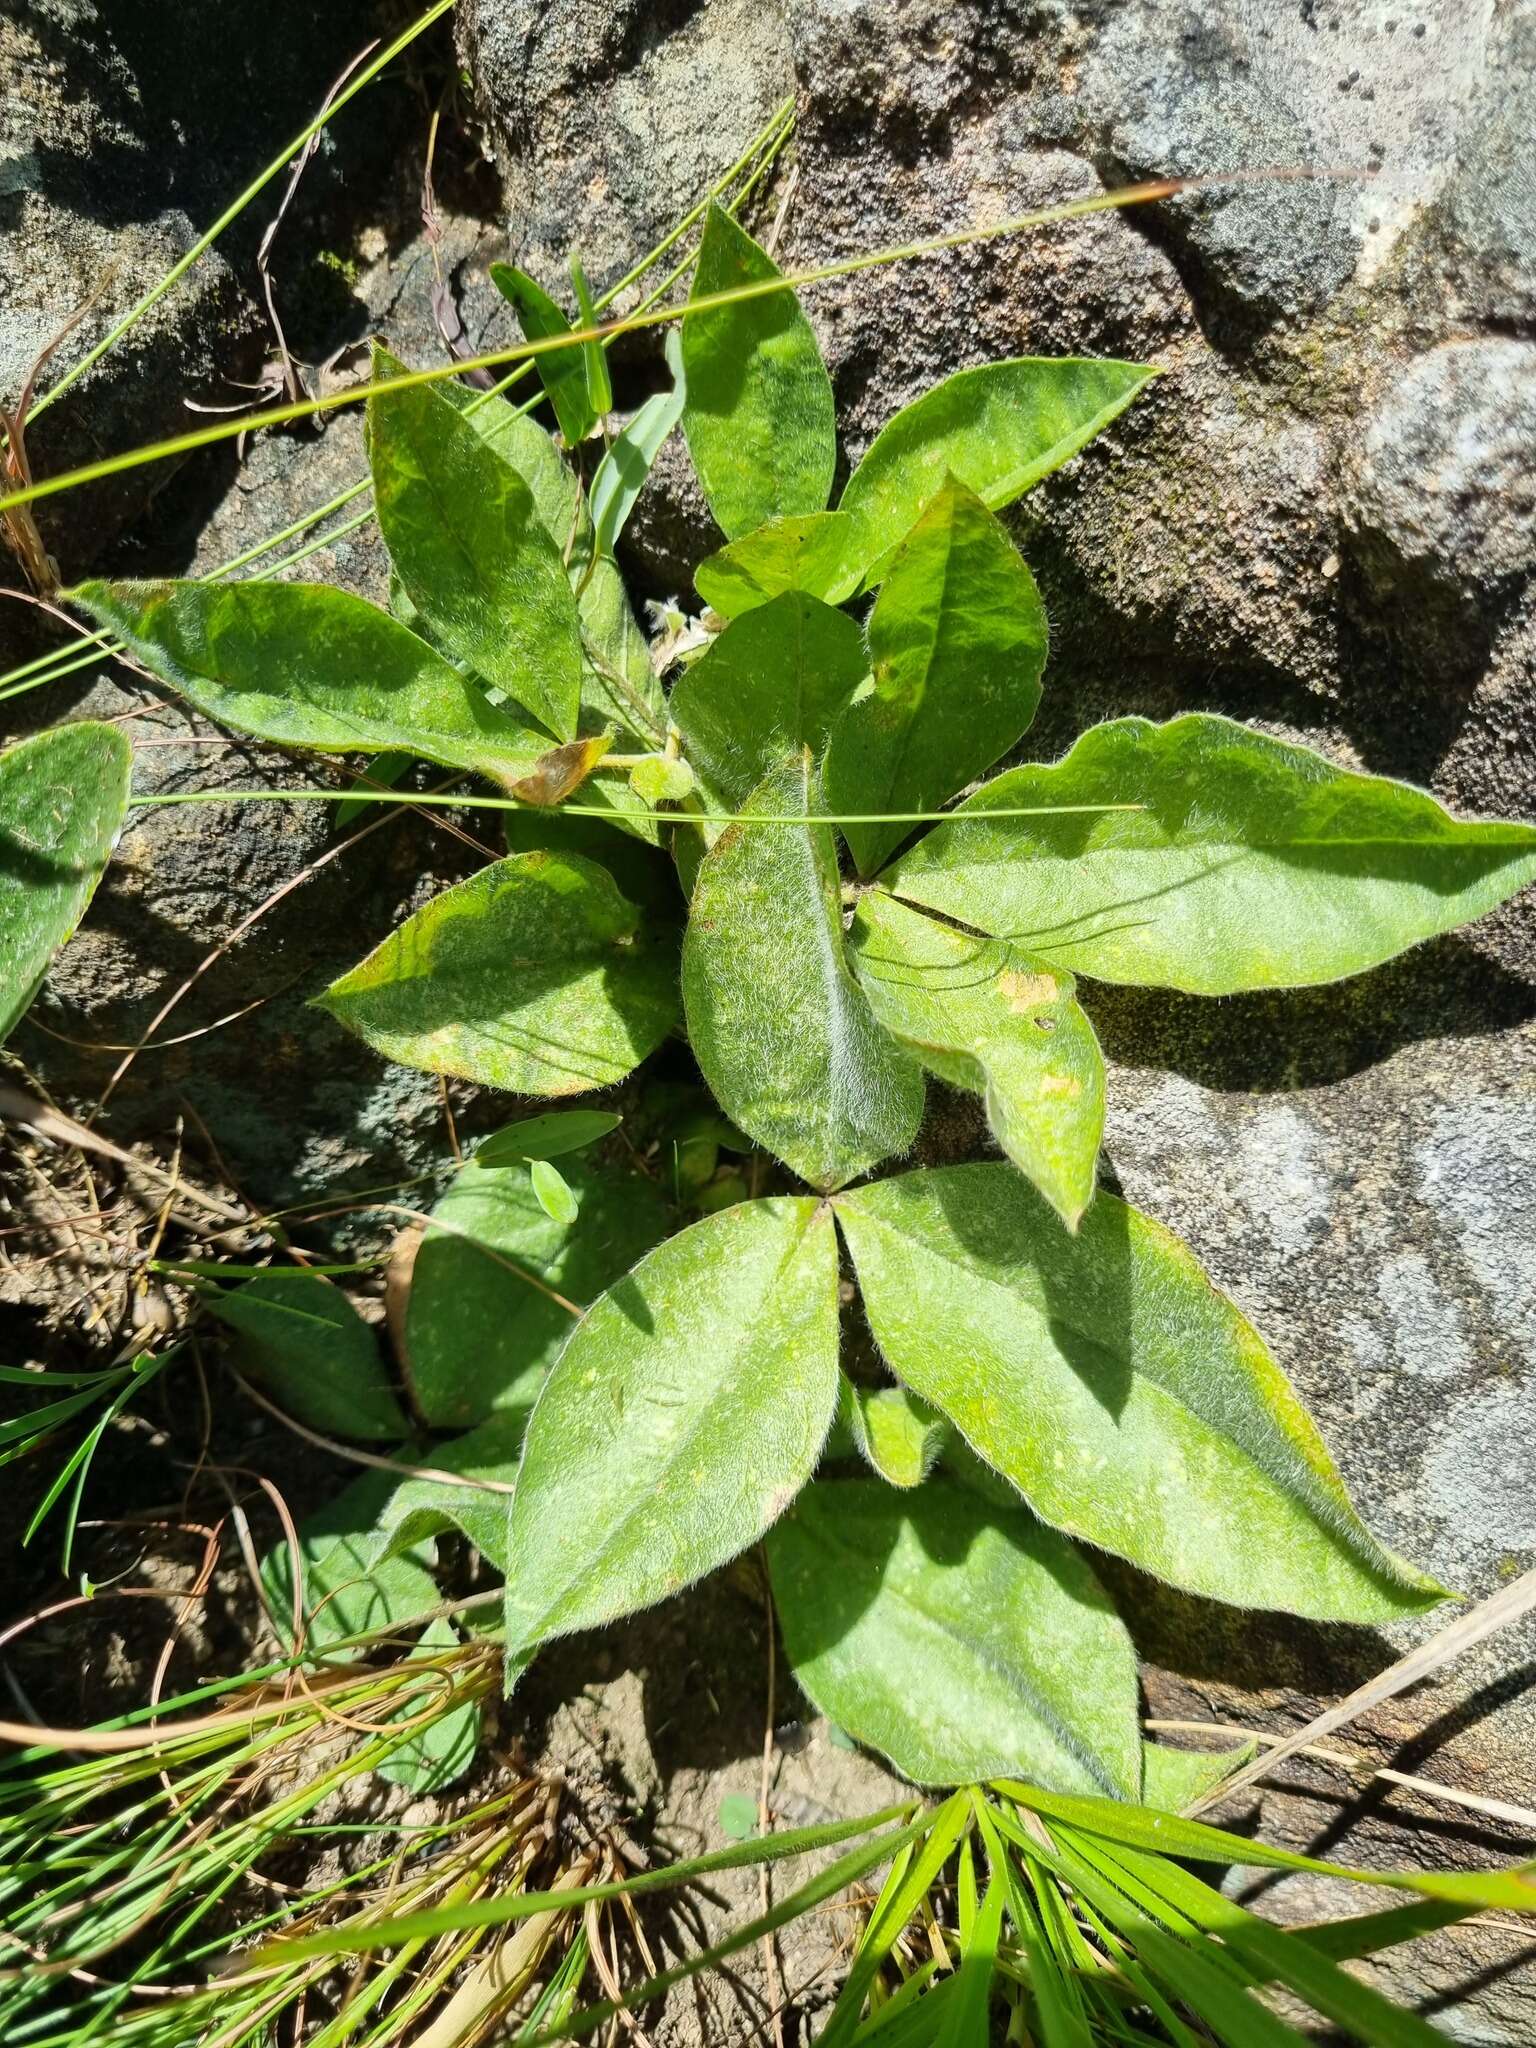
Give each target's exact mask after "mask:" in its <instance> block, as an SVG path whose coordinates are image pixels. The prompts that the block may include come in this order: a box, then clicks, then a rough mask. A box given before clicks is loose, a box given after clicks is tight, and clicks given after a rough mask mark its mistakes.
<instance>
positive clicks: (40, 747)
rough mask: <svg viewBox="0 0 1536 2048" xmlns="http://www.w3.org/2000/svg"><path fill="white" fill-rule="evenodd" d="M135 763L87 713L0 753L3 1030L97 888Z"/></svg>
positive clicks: (122, 739)
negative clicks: (86, 717) (70, 723)
mask: <svg viewBox="0 0 1536 2048" xmlns="http://www.w3.org/2000/svg"><path fill="white" fill-rule="evenodd" d="M132 773H133V751H132V749H131V747H130V746H129V744H128V736H127V734H126V733H125V732H124V731H123V730H122V728H121V727H120V726H116V725H100V724H97V723H95V722H92V721H87V720H82V721H81V722H80V723H79V724H77V725H60V726H55V727H54V728H53V730H52V731H51V732H41V733H38V734H37V735H36V737H35V738H33V739H29V740H22V741H21V742H20V744H19V745H17V746H14V747H9V748H7V749H6V751H5V752H4V753H3V754H0V1039H3V1038H4V1037H5V1036H6V1035H7V1034H8V1033H9V1031H10V1030H11V1028H12V1026H13V1025H14V1024H15V1023H16V1022H17V1020H18V1018H20V1016H21V1015H22V1013H23V1012H24V1011H25V1010H26V1008H27V1006H28V1005H29V1004H30V1002H31V1001H32V998H33V996H34V995H36V993H37V990H38V987H39V985H40V983H41V982H42V979H43V976H44V975H45V974H46V973H47V971H48V963H49V961H50V960H51V959H52V958H53V956H54V954H55V953H56V952H57V951H58V950H59V948H60V946H62V945H63V944H64V942H65V941H66V940H67V939H68V938H70V937H71V936H72V935H73V933H74V930H75V927H76V925H78V924H79V922H80V920H81V918H82V917H83V916H84V914H85V907H86V905H87V904H88V903H89V902H90V900H91V897H92V896H93V895H94V894H95V891H96V884H97V883H98V882H99V881H100V880H101V877H102V871H103V870H104V868H105V867H106V864H107V858H108V856H109V855H110V853H111V851H112V847H113V844H114V842H115V840H116V838H117V835H118V832H119V831H120V830H121V828H122V823H123V818H124V816H125V815H126V810H127V804H128V785H129V782H130V779H131V777H132Z"/></svg>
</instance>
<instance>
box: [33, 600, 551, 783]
mask: <svg viewBox="0 0 1536 2048" xmlns="http://www.w3.org/2000/svg"><path fill="white" fill-rule="evenodd" d="M71 596H72V598H73V599H74V600H75V601H76V602H77V603H79V604H81V605H83V606H84V608H85V610H86V611H88V612H89V613H90V614H91V616H92V617H93V618H94V619H96V620H97V621H98V622H99V623H100V624H101V625H103V626H109V627H110V628H111V629H112V631H113V632H114V633H116V634H118V635H119V637H120V638H121V639H123V640H124V641H126V642H127V644H128V646H129V647H130V648H131V649H132V650H133V652H134V654H135V655H137V657H138V658H139V660H140V661H141V662H143V664H144V666H145V667H146V668H147V669H149V670H150V672H151V673H152V674H153V675H156V676H158V677H159V678H160V679H161V681H162V682H166V683H169V684H170V686H171V688H172V689H173V690H177V691H179V692H180V693H181V695H182V696H184V697H186V698H187V699H188V700H189V701H190V702H191V703H193V704H195V705H196V706H197V708H198V709H199V711H205V712H206V713H207V714H208V716H209V717H210V718H214V719H217V720H218V721H219V723H220V724H221V725H228V726H232V727H233V728H234V729H235V730H236V731H237V732H250V733H255V734H256V735H257V736H258V737H259V738H261V739H268V740H277V741H279V742H280V743H281V744H282V745H284V746H292V747H314V748H317V749H318V750H319V751H320V752H321V753H328V754H353V753H368V754H376V753H379V752H382V751H399V752H403V753H409V754H412V755H415V756H418V757H419V758H420V759H422V760H426V761H436V762H437V763H438V764H439V765H440V766H442V767H445V768H461V769H464V770H465V771H467V772H469V773H472V774H477V775H485V776H488V777H490V778H491V779H492V780H494V781H498V782H502V783H511V782H516V781H517V780H518V779H519V778H520V777H522V776H524V775H527V774H528V773H529V772H530V770H531V769H532V767H533V764H534V762H535V761H536V760H537V759H538V757H539V755H540V754H542V753H543V752H544V750H545V748H546V747H547V746H548V744H549V743H548V741H547V740H546V738H545V737H544V735H543V734H542V733H537V732H533V731H531V730H530V729H528V728H527V727H524V726H521V725H519V724H517V723H516V722H515V721H514V720H513V719H511V718H509V717H508V716H507V714H506V713H505V712H504V711H499V710H498V709H497V708H496V706H495V705H494V704H492V703H491V702H490V700H489V699H488V698H487V697H485V696H484V695H482V693H481V692H480V691H479V690H477V689H475V688H474V687H473V685H472V684H470V683H467V682H466V681H465V680H464V678H463V677H462V676H461V675H460V674H459V672H458V670H457V669H455V668H454V667H453V666H452V665H451V663H449V662H447V661H445V660H444V659H443V657H442V656H441V655H440V654H435V653H434V652H433V650H432V649H431V648H430V647H429V646H428V645H427V643H426V642H425V641H424V640H420V639H418V638H417V636H416V635H415V634H414V633H412V632H409V631H407V629H406V628H405V627H404V626H402V625H401V624H400V623H399V621H398V620H396V619H392V618H391V617H390V616H389V613H388V612H384V611H380V610H379V608H378V607H377V605H371V604H367V603H365V602H364V600H363V599H362V598H360V597H354V596H352V594H351V593H350V592H349V591H345V590H333V589H332V588H331V587H330V586H329V585H328V584H323V583H82V584H81V585H80V587H79V589H78V590H75V591H73V592H71Z"/></svg>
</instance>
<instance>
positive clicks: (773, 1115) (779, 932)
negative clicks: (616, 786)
mask: <svg viewBox="0 0 1536 2048" xmlns="http://www.w3.org/2000/svg"><path fill="white" fill-rule="evenodd" d="M741 623H743V624H746V623H748V622H747V621H742V622H741ZM811 798H812V780H811V771H810V766H809V761H808V759H802V760H801V761H798V762H793V763H790V764H789V765H787V766H786V767H784V768H782V769H778V770H776V771H775V772H774V773H773V774H771V775H769V776H767V777H766V778H765V779H764V781H763V782H762V783H761V784H759V786H758V788H757V789H756V790H755V791H754V792H753V794H752V796H751V798H750V799H749V800H748V802H747V803H746V804H745V806H744V807H743V809H742V812H741V815H740V816H739V817H738V818H737V820H736V821H735V823H733V824H731V825H729V826H727V827H726V829H725V831H724V832H722V833H721V835H720V837H719V839H718V840H717V841H716V842H715V845H714V846H713V848H712V849H711V850H710V852H709V853H708V854H707V855H706V856H705V859H704V861H703V863H702V865H701V866H700V868H699V877H698V880H697V882H696V883H695V884H694V891H693V906H692V911H691V914H690V917H689V921H688V931H687V936H686V938H685V940H684V942H683V1000H684V1003H685V1005H686V1008H687V1013H688V1035H689V1039H690V1041H691V1043H692V1046H693V1050H694V1054H695V1056H696V1057H697V1059H698V1062H699V1065H700V1066H701V1067H702V1068H703V1070H704V1078H705V1080H706V1081H708V1083H709V1085H710V1087H711V1088H712V1089H713V1090H714V1093H715V1096H716V1098H717V1100H718V1101H719V1103H720V1105H721V1107H722V1108H723V1109H724V1111H725V1113H726V1115H727V1116H729V1117H730V1118H731V1119H732V1121H733V1122H734V1123H736V1124H738V1125H739V1126H740V1127H741V1129H742V1130H744V1131H745V1132H746V1133H747V1135H748V1137H750V1138H754V1139H756V1141H757V1142H758V1143H759V1144H761V1145H764V1146H766V1147H767V1148H768V1150H769V1151H770V1152H774V1153H776V1154H777V1155H778V1157H779V1158H780V1159H782V1160H783V1161H784V1163H785V1165H786V1166H788V1167H790V1168H791V1169H792V1171H794V1172H795V1173H797V1174H799V1175H800V1177H801V1179H802V1180H807V1181H809V1182H810V1183H811V1185H812V1186H813V1187H820V1188H833V1187H841V1186H842V1184H843V1182H844V1181H848V1180H851V1179H852V1178H853V1177H854V1175H855V1174H857V1173H862V1172H864V1171H865V1170H866V1169H867V1168H869V1167H871V1166H874V1165H875V1164H876V1163H877V1162H878V1161H879V1160H881V1159H884V1158H886V1157H887V1156H888V1155H889V1154H890V1153H893V1152H904V1151H905V1150H906V1148H907V1147H908V1146H909V1145H910V1144H911V1143H912V1140H913V1139H914V1138H915V1137H916V1136H917V1127H918V1124H919V1123H920V1122H921V1120H922V1112H923V1078H922V1073H921V1070H920V1069H919V1068H918V1067H917V1066H916V1065H915V1064H914V1062H913V1061H912V1060H911V1059H909V1057H908V1056H907V1054H906V1053H904V1052H903V1051H902V1050H901V1048H900V1047H899V1046H898V1045H897V1044H896V1042H895V1040H894V1039H892V1038H890V1037H889V1036H888V1035H887V1034H886V1033H885V1032H883V1031H882V1030H881V1029H880V1026H879V1025H878V1024H877V1023H876V1021H875V1018H874V1013H873V1012H872V1011H871V1009H870V1007H869V1002H868V999H867V997H866V996H865V995H864V993H863V991H862V990H861V989H860V988H859V986H858V984H857V983H856V982H855V980H854V978H853V976H852V974H851V973H850V972H849V970H848V963H847V961H846V959H845V958H844V954H843V922H842V904H841V900H840V889H839V882H838V873H837V853H836V848H835V845H834V843H833V839H832V833H831V829H830V827H828V826H825V825H802V824H799V823H795V822H789V823H782V822H780V823H764V824H758V823H757V822H756V820H757V819H758V818H759V817H762V818H766V819H780V820H782V819H789V820H794V819H797V818H800V817H804V816H805V815H806V814H807V813H808V812H810V811H812V810H814V809H815V808H816V806H815V804H814V803H813V802H812V800H811Z"/></svg>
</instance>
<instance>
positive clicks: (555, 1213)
mask: <svg viewBox="0 0 1536 2048" xmlns="http://www.w3.org/2000/svg"><path fill="white" fill-rule="evenodd" d="M528 1183H529V1185H530V1187H531V1188H532V1189H533V1192H534V1197H535V1199H536V1200H537V1202H538V1205H539V1207H540V1208H541V1209H542V1210H543V1211H544V1214H545V1215H546V1216H547V1217H549V1219H550V1221H551V1222H553V1223H565V1224H571V1223H574V1222H575V1221H576V1218H577V1216H578V1215H579V1214H580V1206H579V1204H578V1203H577V1200H576V1196H575V1194H574V1193H573V1192H572V1189H571V1186H570V1183H569V1182H568V1181H567V1180H566V1178H565V1176H564V1174H563V1173H561V1171H560V1169H559V1167H558V1166H554V1165H552V1164H551V1163H550V1161H549V1160H547V1159H534V1160H531V1161H530V1162H529V1166H528Z"/></svg>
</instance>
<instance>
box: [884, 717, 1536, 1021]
mask: <svg viewBox="0 0 1536 2048" xmlns="http://www.w3.org/2000/svg"><path fill="white" fill-rule="evenodd" d="M1100 803H1113V804H1139V805H1141V806H1143V808H1142V809H1141V810H1138V811H1121V812H1111V813H1104V812H1099V813H1096V814H1092V815H1081V814H1079V815H1061V816H1057V817H1037V818H1004V817H994V816H992V815H990V814H991V813H993V812H996V811H1001V810H1005V809H1011V808H1019V807H1025V806H1031V805H1037V804H1043V805H1058V806H1059V805H1064V804H1100ZM1533 877H1536V826H1532V825H1518V824H1510V823H1505V822H1502V821H1498V820H1492V821H1488V822H1481V821H1473V822H1467V823H1463V822H1462V821H1460V820H1458V819H1456V818H1453V817H1451V816H1450V815H1449V813H1448V812H1446V811H1444V810H1442V809H1441V807H1440V805H1439V804H1437V803H1436V802H1435V801H1434V799H1433V798H1432V797H1429V796H1426V795H1425V794H1424V793H1423V791H1422V790H1417V789H1413V788H1410V787H1409V786H1408V785H1407V784H1406V783H1402V782H1390V781H1387V780H1386V779H1385V778H1383V777H1380V776H1373V775H1354V774H1351V773H1349V772H1347V771H1346V770H1344V769H1342V768H1335V767H1334V766H1333V765H1332V763H1331V762H1328V761H1325V760H1324V759H1323V758H1322V756H1321V755H1319V754H1314V753H1312V752H1310V751H1309V750H1308V749H1307V748H1305V747H1295V746H1290V745H1288V744H1287V743H1286V742H1284V741H1282V740H1274V739H1270V738H1268V737H1267V736H1266V735H1265V734H1263V733H1257V732H1249V731H1248V730H1247V729H1246V728H1245V727H1243V726H1240V725H1235V724H1234V723H1233V722H1232V721H1231V720H1230V719H1226V718H1213V717H1208V716H1205V715H1201V714H1191V715H1190V716H1188V717H1184V718H1175V719H1173V720H1171V721H1170V722H1169V723H1168V724H1167V725H1153V724H1151V723H1149V722H1148V721H1147V720H1146V719H1144V718H1122V719H1117V720H1115V721H1114V722H1113V723H1112V724H1109V725H1100V726H1096V727H1095V728H1094V729H1093V730H1092V731H1091V732H1089V733H1085V734H1084V736H1083V738H1082V739H1080V740H1079V741H1078V743H1077V745H1076V746H1075V747H1074V748H1073V749H1072V751H1071V752H1070V753H1069V754H1068V755H1067V756H1066V757H1065V759H1064V760H1061V761H1059V762H1057V763H1056V764H1055V765H1054V766H1052V767H1042V768H1014V769H1011V770H1010V771H1009V772H1008V773H1007V774H1006V775H1000V776H998V777H997V779H996V780H995V781H993V782H989V783H988V784H987V786H986V788H985V789H982V790H979V791H978V792H977V793H976V795H975V796H974V797H972V798H971V799H970V800H969V801H968V802H967V803H965V804H963V805H962V806H961V807H960V809H959V810H958V811H957V812H956V814H955V818H954V822H953V823H949V822H946V823H945V824H943V825H940V826H938V827H936V829H935V830H934V831H932V832H931V833H930V834H929V835H928V837H927V838H926V839H923V840H921V841H920V842H919V843H918V845H917V846H915V847H914V848H913V849H912V851H911V852H910V853H907V854H904V855H903V856H902V858H901V859H900V860H899V861H898V862H897V863H896V865H895V867H894V868H893V869H892V870H891V872H890V874H889V875H888V876H887V877H886V878H885V879H886V880H887V882H888V884H889V886H890V887H891V888H892V889H894V890H895V892H896V894H897V895H899V896H905V897H907V898H909V899H910V900H911V901H913V902H916V903H925V904H927V905H929V906H930V907H931V908H932V909H935V910H941V911H944V912H945V913H946V914H948V915H950V916H954V917H958V918H961V919H963V920H964V921H965V922H966V923H967V924H970V925H973V926H976V927H979V928H980V929H981V930H983V931H990V932H995V933H997V934H998V935H999V936H1004V937H1008V938H1010V939H1012V940H1014V941H1015V943H1017V944H1019V945H1024V946H1028V947H1029V948H1030V950H1031V951H1032V952H1037V953H1040V954H1043V955H1044V956H1045V957H1046V958H1048V959H1051V960H1058V961H1060V962H1061V963H1062V964H1063V965H1064V966H1068V967H1072V968H1075V969H1076V970H1077V971H1078V972H1080V973H1082V974H1090V975H1093V976H1094V977H1096V978H1097V979H1098V980H1100V981H1128V982H1143V983H1150V984H1153V985H1155V986H1158V987H1166V988H1181V989H1188V990H1190V991H1192V992H1193V993H1195V994H1197V995H1229V994H1232V993H1233V992H1235V991H1237V990H1239V989H1254V988H1287V987H1296V986H1301V985H1303V984H1306V983H1311V982H1324V981H1336V980H1337V979H1339V977H1340V976H1342V975H1346V974H1358V973H1360V972H1361V971H1362V970H1363V969H1365V968H1367V967H1374V966H1376V965H1377V964H1378V963H1379V962H1380V961H1382V960H1388V959H1390V958H1391V957H1392V955H1393V954H1394V953H1400V952H1402V950H1403V949H1404V947H1406V946H1411V945H1413V944H1415V943H1416V942H1417V941H1418V940H1420V939H1427V938H1432V937H1433V936H1434V935H1435V934H1436V933H1438V932H1446V931H1450V930H1452V929H1453V928H1454V927H1455V926H1456V925H1459V924H1465V923H1467V922H1468V921H1469V920H1470V919H1472V918H1475V917H1481V916H1482V914H1483V913H1484V911H1487V910H1491V909H1492V908H1493V906H1494V905H1495V904H1497V903H1502V902H1503V901H1504V899H1505V898H1506V897H1508V896H1511V895H1513V894H1514V892H1515V891H1516V890H1517V889H1519V888H1522V887H1523V886H1524V885H1525V884H1526V883H1527V882H1529V881H1530V880H1531V879H1532V878H1533Z"/></svg>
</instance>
